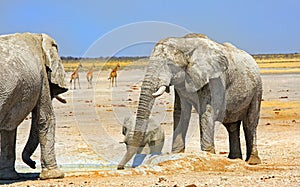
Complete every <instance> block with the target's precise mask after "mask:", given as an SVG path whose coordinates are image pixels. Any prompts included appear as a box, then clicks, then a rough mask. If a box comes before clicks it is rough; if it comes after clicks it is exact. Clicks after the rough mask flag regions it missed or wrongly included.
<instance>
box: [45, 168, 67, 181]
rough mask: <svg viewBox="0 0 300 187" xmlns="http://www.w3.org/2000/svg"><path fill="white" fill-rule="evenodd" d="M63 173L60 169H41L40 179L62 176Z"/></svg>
mask: <svg viewBox="0 0 300 187" xmlns="http://www.w3.org/2000/svg"><path fill="white" fill-rule="evenodd" d="M64 176H65V175H64V173H63V172H62V171H61V170H60V169H42V172H41V174H40V179H42V180H45V179H59V178H64Z"/></svg>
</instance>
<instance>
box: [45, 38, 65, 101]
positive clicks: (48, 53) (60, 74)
mask: <svg viewBox="0 0 300 187" xmlns="http://www.w3.org/2000/svg"><path fill="white" fill-rule="evenodd" d="M41 36H42V37H41V39H42V42H41V43H42V49H43V54H44V63H45V66H46V70H47V74H48V80H49V85H50V90H51V97H52V98H53V97H54V96H57V95H58V94H61V93H64V92H66V91H67V90H68V89H67V87H66V83H65V70H64V67H63V64H62V63H61V59H60V56H59V55H58V50H57V43H56V42H55V40H54V39H52V38H51V37H50V36H48V35H47V34H42V35H41Z"/></svg>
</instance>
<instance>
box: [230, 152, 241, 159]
mask: <svg viewBox="0 0 300 187" xmlns="http://www.w3.org/2000/svg"><path fill="white" fill-rule="evenodd" d="M228 158H230V159H243V157H242V154H241V153H236V154H232V153H229V155H228Z"/></svg>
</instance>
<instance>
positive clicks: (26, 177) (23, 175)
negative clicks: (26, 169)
mask: <svg viewBox="0 0 300 187" xmlns="http://www.w3.org/2000/svg"><path fill="white" fill-rule="evenodd" d="M39 175H40V173H19V176H20V179H17V180H0V185H3V184H13V183H16V182H25V181H28V180H31V181H32V180H37V179H38V178H39Z"/></svg>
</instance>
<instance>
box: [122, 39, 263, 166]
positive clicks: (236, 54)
mask: <svg viewBox="0 0 300 187" xmlns="http://www.w3.org/2000/svg"><path fill="white" fill-rule="evenodd" d="M169 86H174V89H175V102H174V113H173V120H174V132H173V143H172V152H174V153H177V152H183V151H184V150H185V147H186V146H185V141H186V140H185V139H186V133H187V129H188V124H189V121H190V117H191V110H192V107H194V108H195V109H196V111H197V113H198V115H199V127H200V128H199V129H200V136H201V138H200V144H201V149H202V150H203V151H207V152H211V153H214V152H215V146H214V124H215V122H216V121H219V122H221V123H223V125H224V126H225V127H226V129H227V131H228V134H229V145H230V150H229V155H228V157H229V158H232V159H234V158H242V153H241V145H240V134H239V133H240V124H241V123H243V130H244V134H245V139H246V147H247V148H246V149H247V154H246V155H247V158H246V161H247V162H248V163H249V164H259V163H260V162H261V161H260V158H259V157H258V151H257V146H256V128H257V125H258V120H259V114H260V103H261V97H262V83H261V78H260V73H259V68H258V66H257V64H256V62H255V60H254V59H253V58H252V57H251V56H250V55H249V54H247V53H246V52H245V51H242V50H240V49H237V48H236V47H235V46H233V45H232V44H229V43H224V44H219V43H216V42H214V41H212V40H211V39H209V38H208V37H207V36H205V35H202V34H188V35H186V36H184V37H182V38H166V39H163V40H161V41H159V42H158V43H157V44H156V46H155V47H154V49H153V51H152V54H151V56H150V62H149V65H148V68H147V71H146V74H145V77H144V80H143V84H142V87H141V94H140V98H139V105H138V109H137V116H136V123H135V133H134V136H133V138H132V141H131V142H130V144H129V146H131V147H139V146H140V145H142V144H141V143H142V140H143V138H144V137H145V133H144V132H145V129H146V128H147V125H146V124H145V121H147V120H148V119H149V116H150V114H151V109H152V107H153V103H154V101H155V98H156V97H159V96H160V95H162V94H163V92H164V91H165V90H167V89H166V88H168V87H169ZM135 151H136V150H134V149H132V150H131V151H127V153H126V154H127V157H132V156H133V155H134V154H135V153H136V152H135Z"/></svg>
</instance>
